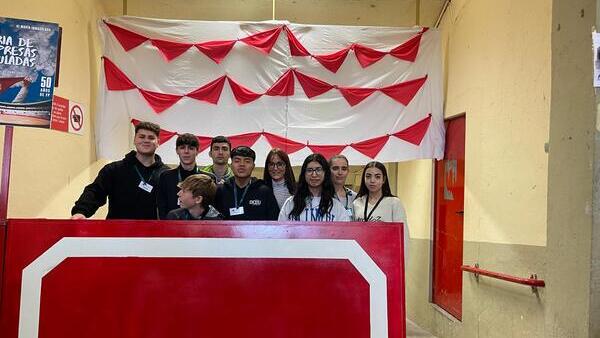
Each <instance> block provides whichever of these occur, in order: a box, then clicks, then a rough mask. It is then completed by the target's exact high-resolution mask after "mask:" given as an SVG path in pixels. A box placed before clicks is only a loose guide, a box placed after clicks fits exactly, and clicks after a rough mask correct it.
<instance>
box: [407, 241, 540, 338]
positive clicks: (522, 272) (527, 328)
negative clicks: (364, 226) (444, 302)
mask: <svg viewBox="0 0 600 338" xmlns="http://www.w3.org/2000/svg"><path fill="white" fill-rule="evenodd" d="M430 246H431V241H429V240H423V239H412V238H411V240H410V250H411V251H410V258H411V261H410V262H409V264H408V268H407V273H406V311H407V316H408V318H410V319H411V320H413V321H415V322H416V323H417V324H418V325H419V326H421V327H423V328H425V329H427V330H428V331H429V332H431V333H432V334H434V335H436V336H437V337H444V338H451V337H456V338H469V337H481V338H483V337H485V338H490V337H498V338H500V337H502V338H504V337H540V338H542V337H547V336H548V335H547V333H546V331H545V327H544V309H545V307H546V306H547V305H546V302H545V298H546V291H545V290H544V289H543V288H541V289H538V290H539V297H537V296H536V295H535V294H534V293H532V290H531V288H530V287H527V286H523V285H517V284H512V283H508V282H505V281H500V280H494V279H490V278H487V277H480V279H479V282H477V280H476V279H475V277H474V276H473V275H472V274H468V273H463V318H462V322H459V321H456V320H450V319H448V317H447V316H446V315H444V314H442V313H441V312H440V311H438V310H436V309H435V308H434V306H433V305H432V304H430V303H429V302H428V300H429V283H427V281H428V280H429V261H430V259H431V257H430ZM464 257H465V264H475V262H479V264H480V265H481V267H482V268H485V269H490V270H494V271H500V272H505V273H509V274H513V275H516V276H520V277H529V274H531V273H537V274H538V277H540V278H544V277H545V275H546V264H545V263H546V258H545V257H546V248H544V247H540V246H527V245H506V244H494V243H473V242H466V243H465V246H464Z"/></svg>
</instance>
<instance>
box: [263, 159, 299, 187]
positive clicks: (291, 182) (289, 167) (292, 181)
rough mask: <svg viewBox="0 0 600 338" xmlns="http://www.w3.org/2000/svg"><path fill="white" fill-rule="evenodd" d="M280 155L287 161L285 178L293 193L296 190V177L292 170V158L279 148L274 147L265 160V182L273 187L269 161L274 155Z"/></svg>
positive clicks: (286, 184) (284, 161)
mask: <svg viewBox="0 0 600 338" xmlns="http://www.w3.org/2000/svg"><path fill="white" fill-rule="evenodd" d="M275 155H277V156H279V158H280V159H281V160H282V161H283V163H285V173H284V174H283V179H284V180H285V186H286V187H287V189H288V191H289V192H290V194H291V195H293V194H294V193H295V192H296V177H294V171H293V170H292V165H291V164H290V158H289V157H288V155H287V154H286V153H285V152H284V151H283V150H281V149H279V148H273V149H271V151H269V154H267V159H266V160H265V172H264V174H263V180H264V181H265V184H266V185H268V186H269V188H271V189H272V188H273V177H271V173H269V163H270V162H271V161H272V160H273V156H275Z"/></svg>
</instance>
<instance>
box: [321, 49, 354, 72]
mask: <svg viewBox="0 0 600 338" xmlns="http://www.w3.org/2000/svg"><path fill="white" fill-rule="evenodd" d="M349 50H350V48H345V49H342V50H340V51H337V52H335V53H332V54H327V55H315V56H314V58H315V59H317V61H319V63H321V64H322V65H323V67H325V68H327V69H328V70H329V71H331V72H333V73H335V72H337V71H338V69H340V67H341V66H342V63H344V60H346V56H348V51H349Z"/></svg>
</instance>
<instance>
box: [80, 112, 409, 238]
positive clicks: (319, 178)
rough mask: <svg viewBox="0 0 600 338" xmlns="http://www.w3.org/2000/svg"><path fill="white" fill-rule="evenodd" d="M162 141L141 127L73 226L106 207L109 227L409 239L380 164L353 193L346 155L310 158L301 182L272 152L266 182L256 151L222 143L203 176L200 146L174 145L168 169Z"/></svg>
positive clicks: (154, 130) (88, 190) (213, 147)
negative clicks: (266, 224)
mask: <svg viewBox="0 0 600 338" xmlns="http://www.w3.org/2000/svg"><path fill="white" fill-rule="evenodd" d="M159 133H160V127H159V126H158V125H156V124H154V123H150V122H141V123H139V124H137V125H136V127H135V136H134V145H135V150H132V151H131V152H130V153H128V154H127V155H125V158H124V159H123V160H120V161H115V162H112V163H109V164H107V165H106V166H104V167H103V168H102V169H101V170H100V172H99V173H98V176H97V177H96V179H95V180H94V182H92V183H91V184H89V185H88V186H86V187H85V189H84V191H83V193H82V194H81V196H80V197H79V199H78V200H77V201H76V202H75V205H74V206H73V208H72V210H71V215H72V216H71V218H72V219H84V218H88V217H91V216H92V215H93V214H94V213H95V212H96V210H97V209H98V208H99V207H101V206H102V205H104V204H105V203H106V200H107V199H108V204H109V205H108V215H107V218H108V219H171V220H214V219H225V220H279V221H306V222H313V221H323V222H330V221H341V222H343V221H352V220H354V221H374V222H402V223H404V224H405V231H404V232H405V234H407V231H406V230H407V228H406V213H405V211H404V207H403V206H402V203H401V201H400V199H398V198H397V197H395V196H394V195H393V194H392V192H391V189H390V185H389V181H388V176H387V171H386V168H385V166H384V165H383V164H382V163H380V162H376V161H373V162H370V163H368V164H367V165H366V166H365V167H364V169H363V172H362V178H361V184H360V189H359V191H358V193H356V192H354V191H352V190H350V189H348V188H346V187H345V186H344V184H345V182H346V178H347V176H348V173H349V164H348V159H347V158H346V157H345V156H344V155H336V156H333V157H332V158H331V159H330V160H329V161H327V160H326V159H325V157H323V155H321V154H311V155H309V156H308V157H306V159H305V160H304V163H303V164H302V168H301V171H300V176H299V177H298V180H297V181H296V179H295V177H294V172H293V171H292V166H291V164H290V160H289V157H288V155H287V154H286V153H285V152H284V151H282V150H280V149H277V148H276V149H272V150H271V151H270V152H269V153H268V155H267V158H266V161H265V171H264V175H263V179H257V178H255V177H252V171H253V169H254V166H255V160H256V154H255V152H254V151H253V150H252V149H251V148H249V147H246V146H239V147H236V148H234V149H231V143H230V142H229V140H228V139H227V138H226V137H224V136H217V137H215V138H213V139H212V141H211V144H210V150H209V155H210V157H211V159H212V161H213V164H212V165H209V166H206V167H203V168H199V167H198V166H197V165H196V156H197V155H198V151H199V144H198V139H197V138H196V137H195V136H194V135H192V134H182V135H180V136H178V138H177V140H176V152H177V155H178V156H179V160H180V163H179V165H178V166H177V167H176V168H174V169H169V167H167V166H166V165H164V164H163V162H162V161H161V159H160V156H158V155H157V154H155V151H156V149H157V147H158V140H159ZM230 158H231V165H230V164H229V159H230ZM405 239H406V236H405Z"/></svg>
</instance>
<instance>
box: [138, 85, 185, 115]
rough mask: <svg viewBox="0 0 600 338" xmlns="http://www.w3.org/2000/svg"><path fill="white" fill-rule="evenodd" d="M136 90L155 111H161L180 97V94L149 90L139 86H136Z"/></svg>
mask: <svg viewBox="0 0 600 338" xmlns="http://www.w3.org/2000/svg"><path fill="white" fill-rule="evenodd" d="M138 90H139V91H140V93H142V95H143V96H144V98H145V99H146V101H147V102H148V104H150V106H151V107H152V109H154V111H155V112H156V113H162V112H163V111H165V110H166V109H168V108H169V107H171V106H172V105H174V104H175V103H176V102H177V101H179V100H180V99H181V96H180V95H172V94H163V93H157V92H151V91H149V90H144V89H141V88H138Z"/></svg>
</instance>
